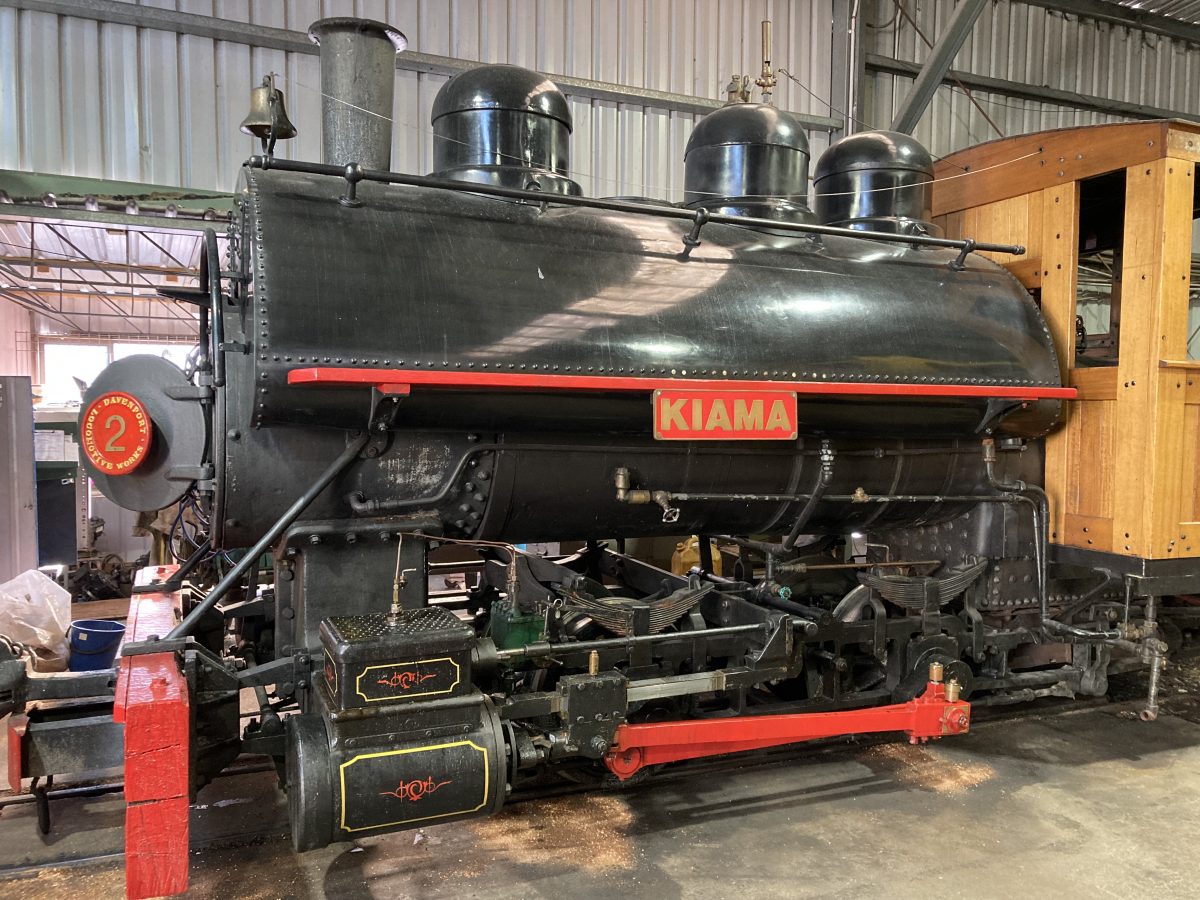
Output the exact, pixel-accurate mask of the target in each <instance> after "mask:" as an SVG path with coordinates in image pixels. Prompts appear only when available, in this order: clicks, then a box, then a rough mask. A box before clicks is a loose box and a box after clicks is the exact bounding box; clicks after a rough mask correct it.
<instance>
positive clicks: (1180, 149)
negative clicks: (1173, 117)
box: [1167, 122, 1200, 162]
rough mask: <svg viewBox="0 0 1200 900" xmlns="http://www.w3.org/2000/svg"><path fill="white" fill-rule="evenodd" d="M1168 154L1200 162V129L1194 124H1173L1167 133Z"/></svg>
mask: <svg viewBox="0 0 1200 900" xmlns="http://www.w3.org/2000/svg"><path fill="white" fill-rule="evenodd" d="M1167 154H1168V155H1169V156H1174V157H1175V158H1177V159H1187V160H1191V161H1192V162H1200V127H1197V126H1196V124H1195V123H1194V122H1172V123H1171V128H1170V131H1169V132H1168V133H1167Z"/></svg>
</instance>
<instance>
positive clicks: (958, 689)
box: [946, 678, 962, 703]
mask: <svg viewBox="0 0 1200 900" xmlns="http://www.w3.org/2000/svg"><path fill="white" fill-rule="evenodd" d="M961 693H962V685H960V684H959V683H958V679H957V678H951V679H950V680H949V681H947V682H946V702H947V703H957V702H958V697H959V695H960V694H961Z"/></svg>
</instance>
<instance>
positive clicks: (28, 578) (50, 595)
mask: <svg viewBox="0 0 1200 900" xmlns="http://www.w3.org/2000/svg"><path fill="white" fill-rule="evenodd" d="M70 625H71V595H70V594H69V593H67V591H65V590H64V589H63V588H61V587H59V586H58V585H57V584H55V583H54V581H53V580H52V579H50V578H48V577H46V576H45V575H43V574H42V573H41V572H39V571H38V570H37V569H30V570H29V571H28V572H22V573H21V574H20V575H18V576H17V577H16V578H14V579H13V580H12V581H8V582H5V583H4V584H0V634H3V635H4V636H5V637H8V638H11V639H12V640H14V641H17V642H18V643H21V644H27V645H29V646H30V647H31V648H33V650H34V651H35V652H36V654H37V659H36V660H35V661H34V666H35V668H36V670H37V671H39V672H61V671H62V670H63V669H65V668H66V667H67V628H68V627H70Z"/></svg>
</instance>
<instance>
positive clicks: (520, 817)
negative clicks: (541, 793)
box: [462, 794, 637, 875]
mask: <svg viewBox="0 0 1200 900" xmlns="http://www.w3.org/2000/svg"><path fill="white" fill-rule="evenodd" d="M632 824H633V813H632V812H630V809H629V805H628V804H627V803H626V801H625V800H624V799H623V798H621V797H617V796H613V795H611V794H576V795H572V796H568V797H557V798H554V799H551V800H539V801H533V802H530V803H522V804H520V805H519V806H516V807H513V808H512V809H511V810H505V811H503V812H501V813H500V814H499V815H497V816H493V817H492V818H490V819H480V820H478V821H473V822H471V823H470V827H471V830H472V831H473V832H474V833H475V837H476V840H477V841H478V850H479V852H480V853H481V854H484V855H491V856H492V857H493V858H494V859H497V860H499V859H503V860H504V861H505V862H511V863H518V864H524V865H543V864H545V865H555V866H561V865H562V864H563V863H569V864H574V865H576V866H578V867H579V868H581V869H584V870H586V871H588V872H611V871H617V870H623V869H630V868H632V867H633V866H634V864H635V862H636V857H637V853H636V850H635V849H634V843H633V840H632V839H631V838H630V837H629V827H630V825H632ZM462 874H464V875H466V874H468V873H467V872H463V873H462ZM475 874H477V873H475Z"/></svg>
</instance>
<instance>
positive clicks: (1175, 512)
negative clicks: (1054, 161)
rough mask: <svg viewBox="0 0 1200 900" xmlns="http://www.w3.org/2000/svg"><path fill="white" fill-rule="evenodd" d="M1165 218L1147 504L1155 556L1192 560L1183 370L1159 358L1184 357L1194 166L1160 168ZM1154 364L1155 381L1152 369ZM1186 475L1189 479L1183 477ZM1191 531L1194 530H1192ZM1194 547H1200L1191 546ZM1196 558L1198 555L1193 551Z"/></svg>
mask: <svg viewBox="0 0 1200 900" xmlns="http://www.w3.org/2000/svg"><path fill="white" fill-rule="evenodd" d="M1163 164H1164V165H1165V166H1166V171H1165V173H1163V179H1164V191H1165V197H1164V203H1163V213H1162V215H1163V219H1162V222H1161V232H1160V236H1161V240H1160V246H1159V251H1158V252H1159V260H1160V261H1159V268H1158V272H1157V273H1156V278H1157V283H1156V285H1155V289H1154V290H1155V297H1156V302H1157V307H1158V312H1157V322H1158V326H1159V327H1158V333H1157V334H1156V335H1154V337H1155V338H1156V340H1155V346H1156V347H1157V349H1158V351H1159V354H1160V355H1159V359H1158V360H1154V359H1153V355H1152V361H1151V370H1152V372H1151V377H1150V380H1151V381H1152V382H1153V383H1154V385H1155V387H1156V395H1155V398H1154V401H1155V435H1154V462H1153V465H1154V485H1153V500H1152V503H1151V508H1152V512H1151V522H1150V528H1151V543H1152V546H1153V552H1154V554H1155V556H1156V557H1160V558H1161V557H1166V558H1174V557H1179V556H1183V555H1193V553H1192V552H1191V551H1185V550H1184V548H1185V547H1186V546H1188V540H1189V539H1188V537H1187V532H1188V529H1186V528H1184V527H1183V525H1182V523H1183V522H1184V521H1185V520H1187V519H1191V518H1193V514H1192V511H1191V510H1190V509H1188V506H1189V504H1188V503H1186V502H1185V499H1184V497H1185V494H1184V490H1183V484H1184V481H1185V480H1186V479H1190V477H1191V475H1190V472H1191V470H1193V469H1194V468H1195V466H1196V462H1197V460H1196V450H1197V447H1196V445H1195V444H1191V445H1189V444H1187V443H1186V442H1185V441H1184V430H1185V427H1186V426H1185V419H1186V411H1185V404H1186V402H1187V371H1188V369H1187V368H1185V367H1177V368H1169V367H1168V368H1164V367H1163V366H1162V365H1161V359H1162V357H1167V358H1172V359H1179V358H1186V357H1187V352H1188V351H1187V340H1188V305H1189V301H1188V288H1189V284H1190V280H1191V264H1192V199H1193V187H1194V186H1193V175H1194V172H1193V170H1194V168H1195V163H1193V162H1192V161H1190V160H1186V159H1177V158H1174V157H1168V158H1167V159H1166V160H1165V161H1164V163H1163ZM1155 362H1158V372H1157V378H1155V377H1153V365H1154V363H1155ZM1185 471H1186V472H1188V475H1186V476H1185ZM1192 530H1193V532H1194V529H1192ZM1192 546H1198V547H1200V543H1198V542H1195V541H1193V542H1192ZM1194 553H1195V555H1200V550H1198V551H1195V552H1194Z"/></svg>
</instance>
